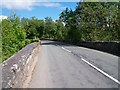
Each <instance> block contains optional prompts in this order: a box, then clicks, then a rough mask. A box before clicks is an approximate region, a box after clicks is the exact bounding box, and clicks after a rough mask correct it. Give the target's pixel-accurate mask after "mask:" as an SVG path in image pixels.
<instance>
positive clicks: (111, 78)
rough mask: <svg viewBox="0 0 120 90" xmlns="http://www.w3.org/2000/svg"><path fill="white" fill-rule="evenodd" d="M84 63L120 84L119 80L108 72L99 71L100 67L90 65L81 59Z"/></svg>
mask: <svg viewBox="0 0 120 90" xmlns="http://www.w3.org/2000/svg"><path fill="white" fill-rule="evenodd" d="M81 60H82V61H84V62H85V63H87V64H88V65H90V66H91V67H93V68H94V69H96V70H97V71H99V72H100V73H102V74H103V75H105V76H106V77H108V78H110V79H111V80H113V81H114V82H116V83H117V84H120V81H118V80H117V79H115V78H114V77H112V76H111V75H109V74H107V73H106V72H104V71H102V70H101V69H99V68H98V67H96V66H94V65H93V64H91V63H89V62H88V61H87V60H85V59H84V58H81Z"/></svg>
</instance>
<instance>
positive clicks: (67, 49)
mask: <svg viewBox="0 0 120 90" xmlns="http://www.w3.org/2000/svg"><path fill="white" fill-rule="evenodd" d="M61 48H62V49H63V50H65V51H67V52H69V53H71V51H70V50H68V49H66V48H64V47H61Z"/></svg>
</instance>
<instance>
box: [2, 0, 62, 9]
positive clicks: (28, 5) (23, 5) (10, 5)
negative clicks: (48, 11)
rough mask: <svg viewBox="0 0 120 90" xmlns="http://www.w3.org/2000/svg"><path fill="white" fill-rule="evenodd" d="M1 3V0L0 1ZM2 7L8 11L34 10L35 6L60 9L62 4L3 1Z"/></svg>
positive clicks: (33, 0) (28, 0)
mask: <svg viewBox="0 0 120 90" xmlns="http://www.w3.org/2000/svg"><path fill="white" fill-rule="evenodd" d="M0 1H1V0H0ZM0 6H2V7H4V8H7V9H10V10H11V9H17V10H21V9H22V10H23V9H24V10H32V8H33V6H44V7H60V6H61V4H60V3H54V2H44V3H43V2H40V1H37V0H14V1H12V0H2V3H0Z"/></svg>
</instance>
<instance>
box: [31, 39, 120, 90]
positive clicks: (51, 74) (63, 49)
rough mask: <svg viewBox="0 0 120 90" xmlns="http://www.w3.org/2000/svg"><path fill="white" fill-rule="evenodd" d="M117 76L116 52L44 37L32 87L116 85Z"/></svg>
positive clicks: (103, 86) (108, 86)
mask: <svg viewBox="0 0 120 90" xmlns="http://www.w3.org/2000/svg"><path fill="white" fill-rule="evenodd" d="M91 64H92V65H93V66H92V65H91ZM94 66H95V67H94ZM99 69H100V70H101V71H99ZM102 71H103V72H102ZM106 74H107V75H108V76H107V75H106ZM109 76H110V77H109ZM115 80H118V57H117V56H114V55H111V54H107V53H103V52H100V51H97V50H92V49H87V48H83V47H78V46H72V45H68V44H64V43H60V42H55V41H47V40H46V41H45V40H44V41H42V47H41V52H40V54H39V60H38V62H37V65H36V67H35V70H34V73H33V76H32V79H31V82H30V85H29V88H117V87H118V83H119V81H118V83H117V81H115Z"/></svg>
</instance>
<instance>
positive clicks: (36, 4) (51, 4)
mask: <svg viewBox="0 0 120 90" xmlns="http://www.w3.org/2000/svg"><path fill="white" fill-rule="evenodd" d="M35 6H45V7H60V6H61V4H60V3H51V2H44V3H43V2H39V3H35Z"/></svg>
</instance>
